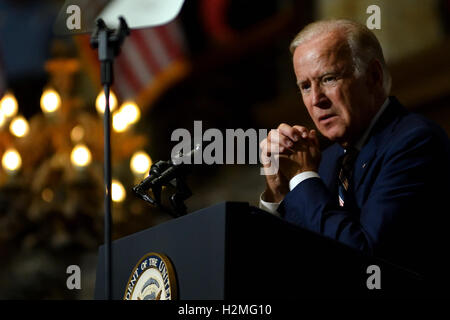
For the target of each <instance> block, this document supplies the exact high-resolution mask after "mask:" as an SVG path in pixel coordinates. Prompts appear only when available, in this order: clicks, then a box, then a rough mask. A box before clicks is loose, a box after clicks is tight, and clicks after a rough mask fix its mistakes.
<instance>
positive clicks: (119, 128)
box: [112, 110, 128, 132]
mask: <svg viewBox="0 0 450 320" xmlns="http://www.w3.org/2000/svg"><path fill="white" fill-rule="evenodd" d="M112 125H113V129H114V131H116V132H124V131H126V130H127V129H128V121H127V119H126V117H125V114H124V113H123V112H122V111H121V110H118V111H116V112H114V114H113V117H112Z"/></svg>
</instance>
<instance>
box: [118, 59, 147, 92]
mask: <svg viewBox="0 0 450 320" xmlns="http://www.w3.org/2000/svg"><path fill="white" fill-rule="evenodd" d="M116 62H117V64H118V66H119V68H120V69H121V71H122V72H121V73H120V74H122V75H123V76H124V77H125V78H126V80H127V82H128V83H129V84H130V86H131V87H132V89H133V90H134V92H139V89H140V87H141V86H140V84H139V81H138V80H137V78H136V75H135V74H134V72H133V70H131V68H130V63H129V62H128V61H127V59H126V56H125V55H124V54H123V53H122V54H121V56H120V57H119V58H118V59H116Z"/></svg>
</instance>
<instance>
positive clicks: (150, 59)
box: [132, 30, 161, 74]
mask: <svg viewBox="0 0 450 320" xmlns="http://www.w3.org/2000/svg"><path fill="white" fill-rule="evenodd" d="M132 37H133V42H134V43H135V44H136V47H137V48H138V49H139V53H140V54H141V55H142V57H143V58H144V61H145V63H146V64H147V66H148V68H149V69H150V71H151V73H152V74H157V73H158V72H159V71H161V67H160V66H159V65H158V64H157V63H156V60H155V57H154V55H153V53H152V51H151V49H150V48H151V45H152V44H151V43H149V42H148V39H146V38H145V36H144V34H143V32H141V31H140V30H136V31H135V32H133V33H132ZM149 47H150V48H149Z"/></svg>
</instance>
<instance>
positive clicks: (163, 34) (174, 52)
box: [155, 27, 181, 60]
mask: <svg viewBox="0 0 450 320" xmlns="http://www.w3.org/2000/svg"><path fill="white" fill-rule="evenodd" d="M155 31H156V32H157V33H158V36H159V38H160V39H161V41H162V42H163V44H164V47H165V48H166V51H167V53H168V54H169V56H170V60H176V59H178V58H179V57H180V56H181V51H180V48H179V47H178V46H177V45H175V43H174V42H173V41H172V38H171V37H170V35H169V33H168V32H167V28H166V27H158V28H156V29H155Z"/></svg>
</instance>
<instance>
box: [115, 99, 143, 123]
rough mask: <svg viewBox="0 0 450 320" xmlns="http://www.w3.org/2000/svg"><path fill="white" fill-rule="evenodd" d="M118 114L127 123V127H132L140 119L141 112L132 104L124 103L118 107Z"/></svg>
mask: <svg viewBox="0 0 450 320" xmlns="http://www.w3.org/2000/svg"><path fill="white" fill-rule="evenodd" d="M120 112H121V113H122V114H123V117H124V118H125V120H126V121H127V123H128V125H132V124H134V123H136V122H138V121H139V119H140V118H141V111H140V110H139V107H138V106H137V104H136V103H134V102H126V103H124V104H123V105H122V106H121V107H120Z"/></svg>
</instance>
